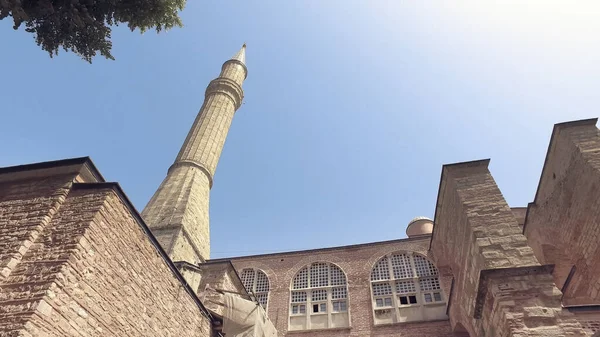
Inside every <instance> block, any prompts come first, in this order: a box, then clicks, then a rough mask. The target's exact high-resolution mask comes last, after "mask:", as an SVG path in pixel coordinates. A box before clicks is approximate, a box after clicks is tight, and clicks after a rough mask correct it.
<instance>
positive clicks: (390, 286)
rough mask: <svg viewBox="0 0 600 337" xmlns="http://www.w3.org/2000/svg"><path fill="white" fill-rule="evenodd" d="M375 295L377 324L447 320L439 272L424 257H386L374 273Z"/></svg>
mask: <svg viewBox="0 0 600 337" xmlns="http://www.w3.org/2000/svg"><path fill="white" fill-rule="evenodd" d="M371 295H372V299H373V312H374V319H375V324H385V323H396V322H410V321H425V320H433V319H442V318H445V317H446V310H445V309H446V308H445V296H444V293H443V292H442V289H441V287H440V280H439V278H438V270H437V268H436V267H435V266H434V265H433V263H431V262H429V260H427V259H426V258H424V257H423V256H421V255H417V254H413V253H393V254H389V255H386V256H384V257H382V258H381V259H380V260H379V261H378V262H377V263H376V264H375V266H373V271H372V272H371Z"/></svg>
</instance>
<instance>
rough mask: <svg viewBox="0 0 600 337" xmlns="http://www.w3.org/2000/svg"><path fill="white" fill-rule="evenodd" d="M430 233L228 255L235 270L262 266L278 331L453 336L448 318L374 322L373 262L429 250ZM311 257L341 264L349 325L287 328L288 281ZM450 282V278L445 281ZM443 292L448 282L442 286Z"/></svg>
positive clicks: (311, 259) (260, 267) (281, 333)
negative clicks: (363, 242)
mask: <svg viewBox="0 0 600 337" xmlns="http://www.w3.org/2000/svg"><path fill="white" fill-rule="evenodd" d="M428 245H429V237H422V238H418V239H404V240H396V241H391V242H383V243H375V244H367V245H359V246H354V247H353V246H347V247H340V248H332V249H321V250H313V251H303V252H293V253H282V254H270V255H264V256H250V257H242V258H234V259H232V263H233V264H234V266H235V268H236V269H237V271H238V273H241V271H242V270H243V269H244V268H256V269H260V270H262V271H264V272H265V273H266V275H267V276H268V278H269V282H270V293H269V300H268V306H267V312H268V315H269V318H270V319H271V321H272V322H273V323H274V324H275V326H276V328H277V330H278V331H279V333H280V335H287V336H293V335H301V336H324V335H326V336H415V337H416V336H419V337H421V336H454V335H453V334H452V332H451V329H450V324H449V322H448V320H441V321H430V322H418V323H417V322H415V323H395V324H388V325H381V326H374V321H373V306H372V304H371V301H372V300H371V290H370V287H371V283H370V276H371V271H372V269H373V265H374V264H375V263H376V262H377V261H378V260H379V259H380V258H382V257H383V256H385V255H386V254H389V253H393V252H403V251H409V252H415V253H419V254H421V255H424V256H427V255H428V252H427V248H428ZM313 262H330V263H334V264H336V265H337V266H339V267H340V268H341V269H342V270H343V271H344V272H345V274H346V277H347V280H348V300H349V306H348V308H349V312H350V323H351V328H339V329H324V330H303V331H290V332H288V319H289V310H290V286H291V282H292V279H293V277H294V276H295V275H296V274H297V273H298V271H299V270H300V269H301V268H303V267H305V266H306V265H309V264H311V263H313ZM444 283H445V284H448V285H449V284H450V282H444ZM443 290H444V292H445V293H446V294H447V293H448V292H449V288H445V289H443Z"/></svg>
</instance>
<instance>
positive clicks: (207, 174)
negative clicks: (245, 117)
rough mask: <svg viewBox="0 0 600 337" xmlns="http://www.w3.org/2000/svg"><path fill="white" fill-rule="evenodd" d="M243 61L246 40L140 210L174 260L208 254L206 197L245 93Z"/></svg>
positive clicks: (201, 259)
mask: <svg viewBox="0 0 600 337" xmlns="http://www.w3.org/2000/svg"><path fill="white" fill-rule="evenodd" d="M245 62H246V44H244V45H243V46H242V49H240V51H239V52H238V53H237V54H235V56H233V58H231V59H230V60H228V61H227V62H225V63H224V64H223V67H222V68H221V74H220V75H219V77H217V78H216V79H214V80H212V81H211V82H210V84H209V85H208V87H207V88H206V94H205V98H204V104H202V107H201V108H200V112H199V113H198V116H197V117H196V120H195V121H194V125H192V128H191V130H190V132H189V133H188V135H187V137H186V139H185V142H184V143H183V146H182V147H181V150H180V151H179V154H178V155H177V159H175V162H174V163H173V165H171V167H170V168H169V171H168V173H167V177H166V178H165V180H163V182H162V183H161V184H160V187H159V188H158V190H157V191H156V193H154V195H153V196H152V199H150V201H149V202H148V205H146V208H144V211H143V212H142V217H143V218H144V220H145V221H146V223H147V224H148V226H149V227H150V229H151V230H152V233H153V234H154V236H155V237H156V238H157V239H158V241H159V242H160V244H161V246H162V247H163V248H164V249H165V251H166V252H167V253H168V254H169V256H170V257H171V259H172V260H173V261H187V262H189V263H193V264H196V263H199V262H204V261H205V260H207V259H208V258H209V257H210V231H209V220H208V200H209V197H210V189H211V187H212V184H213V175H214V174H215V169H216V168H217V163H218V162H219V157H220V156H221V151H222V150H223V144H225V138H226V137H227V132H228V131H229V127H230V126H231V121H232V120H233V115H234V113H235V111H236V110H237V109H238V108H239V107H240V105H241V104H242V99H243V98H244V92H243V90H242V83H243V82H244V80H245V79H246V76H247V74H248V70H247V69H246V65H245Z"/></svg>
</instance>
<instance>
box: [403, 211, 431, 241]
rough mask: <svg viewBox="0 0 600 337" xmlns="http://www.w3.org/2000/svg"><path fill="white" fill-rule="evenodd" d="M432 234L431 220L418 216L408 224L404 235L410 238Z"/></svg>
mask: <svg viewBox="0 0 600 337" xmlns="http://www.w3.org/2000/svg"><path fill="white" fill-rule="evenodd" d="M432 232H433V220H431V219H430V218H428V217H425V216H418V217H416V218H414V219H412V220H410V222H409V223H408V226H407V227H406V235H407V236H408V237H409V238H410V237H413V236H419V235H428V234H431V233H432Z"/></svg>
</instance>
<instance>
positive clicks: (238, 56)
mask: <svg viewBox="0 0 600 337" xmlns="http://www.w3.org/2000/svg"><path fill="white" fill-rule="evenodd" d="M232 60H238V61H240V62H242V63H244V64H246V42H244V45H243V46H242V49H240V51H238V52H237V53H236V54H235V55H234V56H233V57H232Z"/></svg>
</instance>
